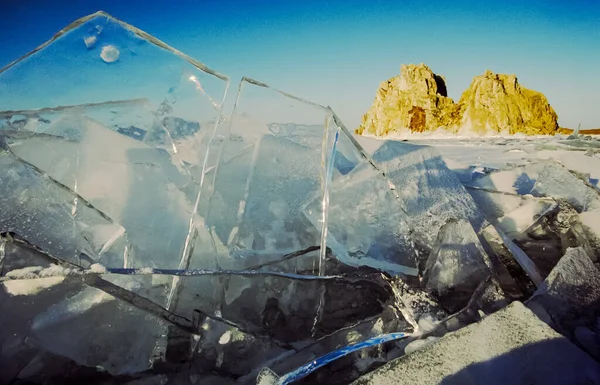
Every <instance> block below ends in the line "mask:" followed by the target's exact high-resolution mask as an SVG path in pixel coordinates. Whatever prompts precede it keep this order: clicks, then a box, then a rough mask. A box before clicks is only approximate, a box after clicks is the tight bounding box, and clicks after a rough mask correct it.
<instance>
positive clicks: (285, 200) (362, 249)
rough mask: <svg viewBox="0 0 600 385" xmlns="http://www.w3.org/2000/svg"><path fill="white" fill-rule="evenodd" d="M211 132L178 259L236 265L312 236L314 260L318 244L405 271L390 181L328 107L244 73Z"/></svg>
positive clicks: (406, 251) (398, 210)
mask: <svg viewBox="0 0 600 385" xmlns="http://www.w3.org/2000/svg"><path fill="white" fill-rule="evenodd" d="M214 142H220V143H221V144H220V147H218V148H216V146H215V148H216V151H219V153H218V154H219V156H218V159H217V161H216V164H214V167H213V166H207V167H206V169H207V174H206V178H205V180H206V182H205V186H210V189H211V192H212V194H211V195H210V197H209V198H208V199H206V200H205V199H201V200H200V201H199V205H198V215H199V217H201V218H199V220H198V222H197V226H196V227H195V232H194V234H193V237H194V239H195V241H196V243H195V245H196V246H195V247H194V248H193V253H192V254H191V255H189V260H188V263H187V264H186V266H189V267H194V268H199V267H203V268H205V267H211V268H212V267H215V266H218V267H220V268H230V269H243V268H246V267H248V266H251V265H256V264H261V263H266V262H269V261H271V260H276V259H277V258H280V257H281V256H283V255H286V254H288V253H292V252H295V251H298V250H303V249H306V248H309V247H314V246H320V247H321V255H320V257H318V258H316V259H315V260H314V266H318V265H319V263H320V261H319V258H321V259H322V257H323V253H324V250H325V246H327V247H329V248H331V249H332V250H333V254H334V255H335V256H336V257H337V258H339V259H340V260H342V261H344V262H346V263H351V264H355V265H368V266H372V267H379V268H383V269H384V270H391V271H396V272H408V273H412V274H414V266H416V265H415V260H414V256H413V255H412V254H411V253H412V252H411V248H410V247H409V245H410V242H411V241H410V237H409V234H408V233H409V231H408V228H407V227H406V226H405V225H404V224H403V221H402V220H401V219H402V218H403V215H404V214H403V210H402V207H401V204H400V202H398V200H397V196H396V194H395V193H394V191H393V186H392V185H391V184H390V183H389V181H388V180H387V179H386V178H385V177H384V175H383V174H382V172H381V171H380V170H378V169H377V168H376V167H374V166H373V164H372V162H371V161H370V159H369V158H368V156H367V155H366V154H365V153H364V152H363V151H362V149H361V147H360V145H358V144H357V143H356V142H355V141H354V139H353V138H352V136H351V135H350V134H349V132H348V130H347V129H346V128H345V127H344V126H343V124H342V123H341V122H340V121H339V119H338V118H337V117H336V116H335V114H334V113H333V111H331V109H329V108H327V107H324V106H320V105H317V104H314V103H311V102H308V101H305V100H303V99H300V98H297V97H294V96H292V95H289V94H286V93H284V92H281V91H278V90H275V89H272V88H270V87H269V86H267V85H265V84H262V83H260V82H257V81H255V80H252V79H247V78H244V79H243V80H242V82H241V84H240V89H239V92H238V98H237V102H236V107H235V110H234V112H233V115H232V117H231V119H230V125H229V127H224V128H223V129H219V130H218V131H217V133H216V136H215V140H214ZM208 156H209V158H210V159H212V156H213V155H212V151H210V152H209V155H208ZM210 162H214V160H209V163H210ZM207 188H208V187H207ZM207 196H208V195H205V197H207ZM381 223H389V224H390V226H381V225H380V224H381ZM357 226H360V230H359V228H358V227H357ZM201 245H212V247H206V246H204V247H200V246H201ZM391 250H393V253H390V251H391ZM215 255H218V259H217V260H215ZM321 273H323V271H321Z"/></svg>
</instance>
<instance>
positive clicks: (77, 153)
mask: <svg viewBox="0 0 600 385" xmlns="http://www.w3.org/2000/svg"><path fill="white" fill-rule="evenodd" d="M228 84H229V79H228V78H227V77H226V76H224V75H221V74H219V73H217V72H215V71H213V70H211V69H210V68H208V67H206V66H205V65H204V64H202V63H200V62H198V61H197V60H195V59H192V58H190V57H188V56H187V55H185V54H183V53H181V52H179V51H177V50H176V49H174V48H172V47H170V46H168V45H166V44H165V43H163V42H161V41H160V40H158V39H156V38H154V37H153V36H150V35H148V34H147V33H145V32H144V31H141V30H139V29H137V28H135V27H133V26H131V25H129V24H127V23H124V22H122V21H120V20H117V19H115V18H113V17H112V16H110V15H107V14H105V13H103V12H98V13H95V14H93V15H89V16H86V17H83V18H81V19H79V20H76V21H75V22H73V23H72V24H70V25H69V26H67V27H65V28H64V29H63V30H61V31H60V32H58V33H57V34H56V35H55V36H54V37H53V38H52V39H51V40H49V41H48V42H46V43H44V44H42V45H41V46H40V47H38V48H37V49H35V50H34V51H32V52H31V53H29V54H27V55H25V56H24V57H22V58H21V59H19V60H16V61H15V62H13V63H10V64H9V65H8V66H6V67H4V68H2V69H0V108H1V109H2V111H0V136H1V138H2V139H1V140H2V143H3V149H4V152H5V153H8V154H10V156H8V155H7V156H5V155H2V159H3V161H4V162H8V159H11V162H13V163H14V164H12V163H11V164H10V165H9V164H6V165H5V166H4V167H3V168H2V169H3V170H4V172H6V173H8V174H9V179H8V180H14V184H15V186H13V187H15V188H13V189H12V190H14V192H13V193H12V195H7V194H3V196H4V199H3V200H2V202H1V204H2V205H3V206H7V208H6V210H3V215H2V216H1V218H0V222H2V226H3V228H2V229H1V230H2V231H13V232H16V233H18V234H19V236H21V237H24V238H26V239H27V240H28V241H29V242H31V243H33V244H35V245H36V246H37V247H39V248H41V249H42V250H44V251H46V252H48V253H50V254H52V255H54V256H55V257H57V258H61V259H63V260H66V261H70V262H73V263H77V264H80V265H81V264H82V263H83V262H81V261H80V260H79V261H78V260H76V259H78V258H79V259H81V258H80V254H82V255H85V256H86V258H88V259H90V261H88V262H86V263H87V265H88V266H89V264H90V263H93V262H100V263H102V264H104V265H105V266H107V267H117V268H118V267H157V268H158V267H160V268H177V267H179V266H180V265H181V263H182V259H183V256H184V255H186V254H187V253H189V247H190V243H189V241H190V236H189V234H190V226H191V225H190V223H191V222H192V220H191V218H192V217H193V216H194V215H195V210H196V206H197V202H198V200H199V196H200V194H201V192H202V188H201V186H202V182H203V180H204V173H205V169H204V167H205V164H206V159H207V154H208V149H209V147H210V145H211V141H212V139H213V136H214V135H215V130H216V129H217V127H219V121H220V119H221V105H222V102H223V100H224V98H225V94H226V91H227V87H228ZM20 169H24V170H28V171H27V172H28V175H29V174H32V175H33V174H35V175H37V176H36V178H37V179H36V181H33V180H32V181H28V180H25V179H22V178H21V179H18V178H20V177H19V175H17V174H15V173H16V172H20V173H21V174H23V173H25V171H24V170H23V171H19V170H20ZM30 170H33V171H30ZM36 173H37V174H36ZM28 175H27V178H30V179H31V178H33V176H28ZM23 176H24V177H25V175H23ZM10 178H12V179H10ZM15 178H17V179H15ZM25 183H29V184H32V183H37V184H38V185H42V184H43V185H44V186H43V187H44V188H45V191H46V192H45V194H46V195H44V196H41V195H40V196H34V197H30V198H27V195H28V194H33V193H32V192H30V191H29V190H30V189H27V190H26V191H25V193H24V194H25V195H23V196H22V197H21V198H22V199H21V198H19V196H17V195H15V194H16V193H18V191H20V190H19V189H24V188H26V185H25ZM8 186H9V185H8V184H4V185H3V187H6V188H8ZM52 189H53V190H52ZM61 189H62V190H64V191H65V192H64V193H61V194H62V196H61V195H57V194H58V192H52V191H54V190H56V191H60V190H61ZM51 190H52V191H51ZM39 194H42V192H40V193H39ZM69 194H70V195H69ZM23 205H26V207H21V206H23ZM8 206H11V207H8ZM17 209H23V210H22V211H21V212H20V215H17V216H15V215H12V214H10V213H11V212H14V210H17ZM11 210H12V211H11ZM94 210H95V211H97V212H99V213H101V215H100V216H101V217H102V218H104V219H103V221H104V222H102V220H100V219H90V218H88V217H90V215H91V214H89V212H92V211H94ZM23 213H25V215H23ZM111 226H112V227H111ZM49 229H54V230H53V231H54V235H52V231H49ZM57 229H59V230H57ZM65 231H69V232H71V233H72V234H71V235H69V237H70V238H65V237H64V235H63V234H62V233H64V232H65ZM61 236H63V239H62V240H61V239H60V237H61ZM52 237H54V238H56V239H52ZM74 237H80V238H82V240H80V241H78V242H79V243H80V244H82V242H83V241H86V242H85V243H87V244H89V245H83V244H82V245H78V244H77V243H76V242H75V241H76V239H74ZM66 245H68V246H66ZM84 246H86V247H87V248H85V249H84ZM67 247H70V248H71V249H72V250H67V249H66V248H67ZM111 248H112V249H114V248H117V249H118V255H107V253H108V251H107V250H109V249H111ZM115 253H116V252H115ZM115 253H113V254H115ZM169 285H170V284H166V286H169ZM168 293H169V290H168V288H167V289H166V290H165V294H164V295H162V296H163V297H164V298H163V299H162V300H158V299H157V298H153V299H156V300H157V301H158V302H159V303H166V301H167V297H168Z"/></svg>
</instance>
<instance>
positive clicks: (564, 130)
mask: <svg viewBox="0 0 600 385" xmlns="http://www.w3.org/2000/svg"><path fill="white" fill-rule="evenodd" d="M558 131H559V132H560V133H561V134H572V133H573V132H574V131H575V130H573V129H571V128H559V129H558ZM579 134H580V135H600V128H591V129H588V130H579Z"/></svg>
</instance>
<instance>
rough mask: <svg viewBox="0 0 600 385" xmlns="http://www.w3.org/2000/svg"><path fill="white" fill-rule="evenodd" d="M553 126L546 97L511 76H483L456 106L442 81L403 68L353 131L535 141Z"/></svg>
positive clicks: (420, 68) (418, 68)
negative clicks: (462, 134) (533, 138)
mask: <svg viewBox="0 0 600 385" xmlns="http://www.w3.org/2000/svg"><path fill="white" fill-rule="evenodd" d="M557 121H558V120H557V116H556V113H555V112H554V110H553V109H552V107H551V106H550V105H549V104H548V100H547V99H546V97H545V96H544V95H542V94H541V93H539V92H536V91H532V90H529V89H526V88H524V87H521V85H520V84H519V83H518V81H517V78H516V76H514V75H497V74H494V73H493V72H491V71H486V73H485V74H483V75H481V76H477V77H475V78H474V79H473V82H472V83H471V86H470V87H469V88H468V89H467V90H466V91H465V92H464V93H463V95H462V97H461V99H460V101H459V102H458V103H457V104H455V103H454V101H453V100H452V99H450V98H449V97H448V96H447V91H446V82H445V80H444V78H443V77H442V76H440V75H436V74H434V73H433V72H432V71H431V69H429V67H427V66H426V65H425V64H419V65H412V64H411V65H403V66H402V67H401V71H400V76H396V77H394V78H392V79H390V80H387V81H384V82H382V83H381V85H380V87H379V90H378V91H377V95H376V97H375V101H374V103H373V105H372V107H371V108H370V109H369V111H368V112H367V113H366V114H365V115H364V116H363V121H362V124H361V126H360V127H359V128H358V129H357V130H356V131H357V133H359V134H365V133H366V134H371V135H376V136H385V135H387V134H390V133H393V132H407V131H410V132H424V131H432V130H436V129H438V128H440V127H442V128H446V129H447V130H449V131H451V132H458V131H470V132H476V133H510V134H515V133H518V132H522V133H525V134H528V135H536V134H554V133H555V132H556V131H557V130H558V128H559V127H558V122H557Z"/></svg>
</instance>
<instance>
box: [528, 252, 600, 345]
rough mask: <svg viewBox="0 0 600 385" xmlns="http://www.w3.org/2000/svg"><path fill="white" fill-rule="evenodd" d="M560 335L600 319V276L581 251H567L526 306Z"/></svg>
mask: <svg viewBox="0 0 600 385" xmlns="http://www.w3.org/2000/svg"><path fill="white" fill-rule="evenodd" d="M527 306H528V307H529V308H530V309H532V310H533V311H534V312H535V313H536V314H538V315H539V316H540V318H542V319H545V320H551V321H550V324H551V326H553V327H554V328H556V329H557V330H558V331H560V332H561V333H563V334H566V335H571V333H572V332H573V331H574V329H575V328H576V327H577V326H591V325H594V323H595V321H596V318H597V317H598V316H600V272H599V271H598V269H597V268H596V266H594V264H593V263H592V261H591V259H590V257H589V256H588V255H587V254H586V253H585V251H584V249H583V248H570V249H568V250H567V252H566V254H565V255H564V256H563V257H562V258H561V259H560V261H559V262H558V264H557V265H556V266H555V267H554V269H553V270H552V271H551V272H550V274H549V275H548V277H547V278H546V280H545V281H544V283H543V284H542V285H541V286H540V287H539V288H538V289H537V290H536V292H535V293H534V295H533V297H532V298H531V299H530V300H529V301H528V302H527Z"/></svg>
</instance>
